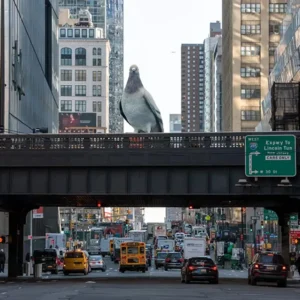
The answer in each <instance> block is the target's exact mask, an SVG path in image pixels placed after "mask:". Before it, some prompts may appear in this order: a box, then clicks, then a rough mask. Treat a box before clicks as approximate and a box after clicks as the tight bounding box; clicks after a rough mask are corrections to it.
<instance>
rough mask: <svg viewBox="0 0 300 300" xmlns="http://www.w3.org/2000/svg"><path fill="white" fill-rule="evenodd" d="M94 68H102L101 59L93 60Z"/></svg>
mask: <svg viewBox="0 0 300 300" xmlns="http://www.w3.org/2000/svg"><path fill="white" fill-rule="evenodd" d="M93 66H101V58H93Z"/></svg>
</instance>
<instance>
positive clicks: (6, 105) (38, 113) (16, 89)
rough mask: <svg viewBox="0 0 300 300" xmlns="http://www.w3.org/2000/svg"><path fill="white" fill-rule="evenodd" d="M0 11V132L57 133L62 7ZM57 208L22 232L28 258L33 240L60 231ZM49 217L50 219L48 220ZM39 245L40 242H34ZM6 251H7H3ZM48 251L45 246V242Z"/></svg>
mask: <svg viewBox="0 0 300 300" xmlns="http://www.w3.org/2000/svg"><path fill="white" fill-rule="evenodd" d="M0 5H1V12H3V13H2V14H1V26H0V28H1V39H0V40H1V76H0V77H1V94H0V126H1V127H2V126H3V132H4V133H12V134H15V133H32V129H34V128H41V127H45V128H47V129H48V132H49V133H57V131H58V128H57V124H58V60H57V53H58V37H57V23H58V19H57V15H58V1H57V0H51V1H50V0H44V1H26V4H24V1H11V0H2V1H0ZM57 211H58V210H57V208H45V209H44V218H43V219H34V220H33V221H32V224H33V226H32V228H33V231H32V232H31V233H29V232H30V230H29V227H30V226H29V224H30V222H29V214H28V218H27V220H26V225H25V228H24V236H25V243H24V244H25V248H24V253H25V254H26V253H27V252H26V251H28V250H29V241H28V239H27V237H28V235H29V234H32V235H34V236H45V228H46V227H48V228H50V229H51V230H58V227H59V226H58V219H57ZM50 215H51V217H50ZM7 234H8V216H7V214H6V213H3V212H0V235H7ZM34 244H35V245H37V244H38V241H36V240H34ZM1 246H4V247H6V246H7V245H1ZM43 246H45V240H43Z"/></svg>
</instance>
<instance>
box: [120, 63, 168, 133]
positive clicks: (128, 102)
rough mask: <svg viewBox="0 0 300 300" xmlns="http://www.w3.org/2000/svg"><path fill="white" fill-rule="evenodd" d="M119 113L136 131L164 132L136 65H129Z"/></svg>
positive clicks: (159, 116)
mask: <svg viewBox="0 0 300 300" xmlns="http://www.w3.org/2000/svg"><path fill="white" fill-rule="evenodd" d="M119 108H120V113H121V115H122V116H123V118H124V119H125V120H126V121H127V122H128V123H129V125H131V126H132V127H133V129H134V131H135V132H136V133H142V132H144V133H150V132H164V126H163V121H162V117H161V114H160V111H159V109H158V107H157V105H156V104H155V101H154V100H153V98H152V96H151V94H150V93H149V92H148V91H147V90H146V89H145V88H144V86H143V84H142V81H141V79H140V75H139V70H138V67H137V66H135V65H133V66H131V67H130V74H129V78H128V81H127V84H126V87H125V90H124V93H123V97H122V100H121V101H120V103H119Z"/></svg>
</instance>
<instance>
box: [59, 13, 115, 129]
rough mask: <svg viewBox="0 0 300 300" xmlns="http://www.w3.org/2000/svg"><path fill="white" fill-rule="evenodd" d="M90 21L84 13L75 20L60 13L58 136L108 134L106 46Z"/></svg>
mask: <svg viewBox="0 0 300 300" xmlns="http://www.w3.org/2000/svg"><path fill="white" fill-rule="evenodd" d="M91 19H92V16H91V14H90V13H89V11H88V10H81V11H80V12H79V19H78V20H76V19H70V15H69V9H61V10H60V14H59V26H60V28H59V56H60V61H59V69H60V97H59V100H60V114H59V131H60V133H70V132H78V133H80V132H86V133H106V132H107V131H108V126H109V120H108V119H109V117H108V104H109V103H108V102H109V101H108V96H109V87H108V85H109V73H108V72H109V71H108V70H109V68H108V67H109V52H110V46H109V41H108V40H107V39H105V38H104V36H103V30H102V28H94V27H93V23H92V22H91ZM85 20H88V21H85Z"/></svg>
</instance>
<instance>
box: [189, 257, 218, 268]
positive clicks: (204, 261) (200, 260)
mask: <svg viewBox="0 0 300 300" xmlns="http://www.w3.org/2000/svg"><path fill="white" fill-rule="evenodd" d="M190 265H192V266H203V265H205V266H214V265H215V264H214V262H213V260H212V259H210V258H207V257H194V258H191V259H190Z"/></svg>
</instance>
